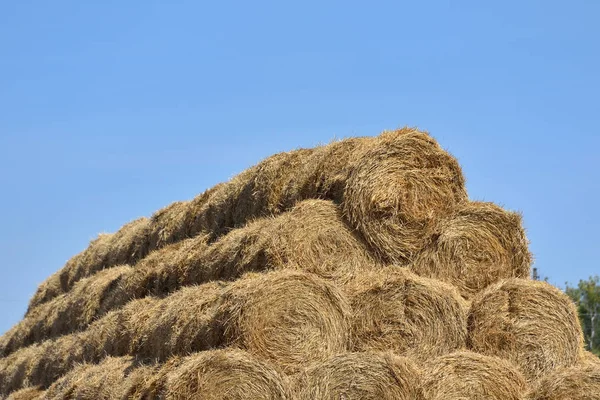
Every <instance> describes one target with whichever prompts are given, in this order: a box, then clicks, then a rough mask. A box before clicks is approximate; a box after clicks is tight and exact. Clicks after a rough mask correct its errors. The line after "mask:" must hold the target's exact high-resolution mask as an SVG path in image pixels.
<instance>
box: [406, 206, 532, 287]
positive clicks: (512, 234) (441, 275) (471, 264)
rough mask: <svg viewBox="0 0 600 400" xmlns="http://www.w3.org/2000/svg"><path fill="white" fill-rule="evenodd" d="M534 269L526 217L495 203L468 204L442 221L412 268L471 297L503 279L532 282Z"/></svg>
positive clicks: (419, 273) (412, 264)
mask: <svg viewBox="0 0 600 400" xmlns="http://www.w3.org/2000/svg"><path fill="white" fill-rule="evenodd" d="M530 266H531V254H530V253H529V250H528V241H527V237H526V236H525V231H524V229H523V226H522V224H521V216H520V215H519V214H517V213H514V212H510V211H506V210H504V209H502V208H501V207H498V206H497V205H495V204H493V203H483V202H469V203H466V204H465V205H464V206H463V207H462V208H460V209H459V210H458V211H457V212H456V213H455V214H453V215H452V216H451V217H449V218H446V219H444V220H442V221H441V222H440V224H439V226H438V227H437V228H436V235H434V238H433V240H432V241H431V242H430V243H429V244H428V245H427V247H425V248H424V249H423V251H421V252H420V253H419V254H418V255H417V256H416V258H415V260H414V261H413V262H412V263H411V265H410V268H411V270H412V271H414V272H415V273H417V274H418V275H421V276H426V277H429V278H435V279H440V280H443V281H446V282H449V283H451V284H453V285H455V286H456V287H457V288H458V289H459V290H460V292H461V294H462V295H463V296H464V297H465V298H471V297H473V296H474V295H475V294H476V293H478V292H480V291H481V290H483V289H485V288H486V287H487V286H489V285H490V284H492V283H495V282H498V281H499V280H501V279H506V278H527V277H529V268H530Z"/></svg>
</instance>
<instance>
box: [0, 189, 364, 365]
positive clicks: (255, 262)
mask: <svg viewBox="0 0 600 400" xmlns="http://www.w3.org/2000/svg"><path fill="white" fill-rule="evenodd" d="M374 265H375V262H374V260H373V258H372V257H371V256H370V255H369V253H368V250H367V249H366V248H365V246H364V245H363V244H362V243H361V241H360V240H359V239H357V238H356V237H355V236H354V235H353V233H352V232H351V231H350V229H349V228H348V227H347V226H346V225H345V224H344V222H343V220H342V217H341V215H340V212H339V210H338V208H337V206H336V205H335V204H333V203H332V202H329V201H324V200H306V201H303V202H300V203H299V204H298V205H297V206H296V207H295V208H293V209H292V210H290V211H289V212H286V213H283V214H281V215H279V216H277V217H274V218H264V219H259V220H256V221H254V222H252V223H250V224H249V225H248V226H246V227H244V228H240V229H236V230H233V231H231V232H230V233H229V234H227V235H225V236H223V237H222V238H221V239H220V240H218V241H217V242H215V243H213V244H212V245H210V246H209V245H208V244H207V242H206V236H196V237H194V238H191V239H187V240H184V241H180V242H178V243H174V244H171V245H169V246H166V247H163V248H162V249H160V250H158V251H154V252H152V253H150V254H149V255H148V256H147V257H146V258H144V259H143V260H141V261H140V262H139V263H138V264H137V265H136V267H135V269H133V268H131V267H128V266H123V267H117V268H109V269H107V270H103V271H100V272H98V273H97V274H95V275H92V276H91V277H88V278H84V279H82V280H80V281H78V282H77V283H76V284H75V285H74V287H73V288H72V289H71V290H70V291H69V292H67V293H65V294H62V295H60V296H58V297H56V298H54V299H52V300H51V301H49V302H47V303H45V304H42V305H40V306H39V307H37V308H36V309H34V310H32V312H30V313H29V315H28V316H27V317H26V318H25V319H24V320H23V321H21V322H20V323H19V324H18V325H17V326H16V327H15V328H13V329H12V330H11V332H9V333H8V334H7V335H4V336H3V337H2V339H1V341H0V352H1V353H0V354H4V355H6V354H9V353H10V352H12V351H14V350H16V349H17V348H19V347H22V346H26V345H29V344H31V343H34V342H39V341H41V340H44V339H48V338H51V337H55V336H58V335H61V334H68V333H71V332H74V331H77V330H80V329H83V328H85V327H86V326H88V325H89V324H91V323H92V322H93V321H94V320H96V319H98V318H100V317H101V316H102V315H104V314H106V312H108V311H110V310H112V309H115V308H119V307H121V306H123V305H124V304H125V303H126V302H127V301H129V300H130V299H134V298H142V297H145V296H148V295H158V296H162V295H165V294H167V293H169V292H172V291H174V290H175V289H177V288H179V287H180V286H182V285H190V284H200V283H204V282H207V281H210V280H215V279H236V278H238V277H239V276H241V275H242V274H243V273H245V272H248V271H260V270H265V269H284V268H297V269H302V270H305V271H309V272H314V273H316V274H318V275H320V276H323V277H325V278H331V279H336V280H337V281H345V280H348V279H350V278H351V277H353V276H356V275H357V274H358V273H359V272H360V271H361V270H364V269H366V268H369V267H373V266H374Z"/></svg>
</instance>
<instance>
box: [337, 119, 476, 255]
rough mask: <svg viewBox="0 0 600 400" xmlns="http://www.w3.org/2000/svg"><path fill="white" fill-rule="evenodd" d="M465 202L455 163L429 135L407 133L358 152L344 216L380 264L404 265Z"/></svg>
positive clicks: (389, 136)
mask: <svg viewBox="0 0 600 400" xmlns="http://www.w3.org/2000/svg"><path fill="white" fill-rule="evenodd" d="M466 199H467V194H466V191H465V186H464V178H463V175H462V172H461V169H460V166H459V164H458V162H457V161H456V159H454V158H453V157H452V156H450V155H449V154H448V153H447V152H445V151H444V150H443V149H442V148H441V147H440V146H439V145H438V144H437V142H436V141H435V140H434V139H433V138H431V137H430V136H429V135H428V134H426V133H423V132H419V131H417V130H415V129H408V128H405V129H400V130H397V131H393V132H384V133H383V134H381V136H379V137H378V138H377V139H376V142H375V143H374V144H372V145H371V146H368V147H366V148H365V149H364V151H362V152H361V154H360V155H359V157H358V159H357V160H356V162H355V163H354V165H353V167H352V170H351V172H350V175H349V178H348V180H347V183H346V189H345V193H344V211H345V213H346V215H347V216H348V218H349V221H350V222H351V224H352V225H353V226H354V227H356V228H357V229H358V231H360V232H361V234H362V235H363V236H364V238H365V239H366V241H367V242H368V243H369V244H370V245H371V247H372V249H373V250H374V251H375V252H376V253H377V254H378V255H379V256H380V257H381V258H382V259H383V260H384V261H388V262H395V263H406V262H408V261H410V260H412V259H413V257H414V256H415V255H416V253H417V252H418V251H420V250H421V249H422V248H423V247H424V246H425V244H426V243H427V240H428V239H429V237H430V236H431V235H432V234H433V231H434V228H435V226H436V224H437V223H438V222H439V220H440V219H442V218H445V217H447V216H449V215H451V214H452V213H453V212H454V211H455V209H456V208H457V206H458V205H459V204H460V203H462V202H464V201H465V200H466Z"/></svg>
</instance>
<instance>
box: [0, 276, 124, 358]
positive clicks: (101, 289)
mask: <svg viewBox="0 0 600 400" xmlns="http://www.w3.org/2000/svg"><path fill="white" fill-rule="evenodd" d="M131 271H132V269H131V267H129V266H121V267H116V268H110V269H107V270H104V271H100V272H98V273H97V274H95V275H92V276H90V277H88V278H85V279H82V280H81V281H79V282H77V283H76V284H75V285H74V286H73V289H71V290H70V291H69V292H67V293H64V294H62V295H60V296H58V297H55V298H54V299H52V300H50V301H48V302H47V303H44V304H41V305H40V306H39V307H37V308H36V309H35V310H33V311H32V312H31V313H29V314H28V315H27V316H26V317H25V318H23V320H21V321H20V322H19V323H18V324H17V325H15V326H14V327H13V328H12V329H11V330H10V331H9V332H7V334H6V335H5V336H4V337H6V338H5V339H4V340H5V341H6V342H5V343H2V344H1V345H0V353H1V354H3V355H7V354H10V353H11V352H13V351H15V350H17V349H18V348H20V347H24V346H27V345H30V344H32V343H35V342H40V341H42V340H46V339H51V338H53V337H56V336H59V335H64V334H68V333H71V332H75V331H78V330H81V329H83V328H85V327H87V326H88V325H89V324H91V323H92V322H93V321H94V320H96V319H97V318H98V317H100V316H102V315H104V314H105V313H106V312H107V311H108V310H110V309H112V308H114V307H115V305H117V306H118V305H121V304H123V301H117V299H115V298H114V293H113V292H115V291H116V290H115V289H116V285H117V284H118V283H119V281H120V280H121V279H123V278H124V276H127V275H128V274H130V273H131ZM115 303H116V304H115ZM4 337H3V338H4Z"/></svg>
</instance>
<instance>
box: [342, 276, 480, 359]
mask: <svg viewBox="0 0 600 400" xmlns="http://www.w3.org/2000/svg"><path fill="white" fill-rule="evenodd" d="M346 290H347V291H348V297H349V299H350V304H351V307H352V312H353V317H352V328H351V333H352V349H353V350H354V351H365V350H379V351H385V350H391V351H393V352H394V353H396V354H399V355H403V356H410V357H412V358H415V359H419V360H426V359H429V358H431V357H435V356H438V355H442V354H447V353H451V352H453V351H456V350H459V349H463V348H465V346H466V339H467V314H468V306H467V304H466V302H465V301H464V300H463V299H462V298H461V297H460V294H459V293H458V292H457V291H456V289H455V288H453V287H452V286H450V285H448V284H445V283H443V282H439V281H436V280H433V279H427V278H421V277H419V276H416V275H415V274H413V273H411V272H409V271H407V270H406V269H404V268H400V267H388V268H385V269H382V270H379V271H372V272H368V273H364V274H363V275H361V276H359V277H357V279H356V280H355V281H354V282H352V283H351V284H349V285H348V286H347V288H346Z"/></svg>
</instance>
